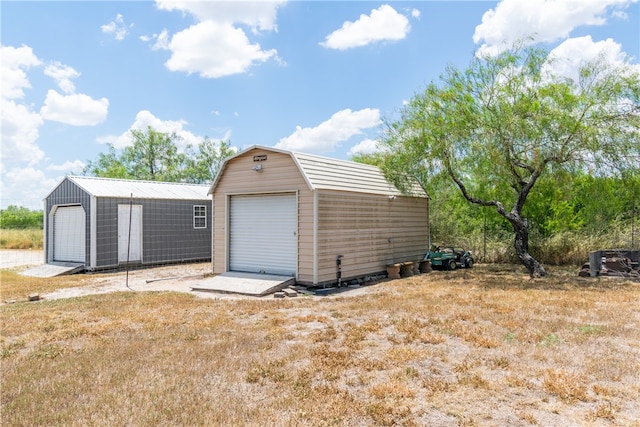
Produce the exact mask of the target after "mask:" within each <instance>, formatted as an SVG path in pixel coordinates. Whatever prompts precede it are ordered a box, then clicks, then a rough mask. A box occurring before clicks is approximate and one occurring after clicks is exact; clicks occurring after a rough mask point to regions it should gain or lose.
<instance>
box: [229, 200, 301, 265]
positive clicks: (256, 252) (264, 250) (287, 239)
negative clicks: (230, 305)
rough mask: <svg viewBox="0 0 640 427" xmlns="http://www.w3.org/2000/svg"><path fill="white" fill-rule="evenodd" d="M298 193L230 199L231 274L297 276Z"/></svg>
mask: <svg viewBox="0 0 640 427" xmlns="http://www.w3.org/2000/svg"><path fill="white" fill-rule="evenodd" d="M298 216H299V215H298V193H297V191H295V190H294V191H286V192H278V193H268V194H247V195H233V196H230V197H229V215H228V218H229V228H228V232H227V233H226V234H227V235H228V245H229V249H228V253H229V264H228V270H229V271H234V270H235V271H243V272H253V273H259V272H266V273H269V274H279V275H286V276H292V277H296V278H297V276H298V246H299V245H298V241H299V220H298Z"/></svg>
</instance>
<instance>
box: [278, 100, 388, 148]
mask: <svg viewBox="0 0 640 427" xmlns="http://www.w3.org/2000/svg"><path fill="white" fill-rule="evenodd" d="M380 123H381V120H380V110H378V109H373V108H365V109H362V110H358V111H351V110H350V109H345V110H341V111H338V112H337V113H335V114H333V115H332V116H331V118H330V119H329V120H326V121H324V122H322V123H320V124H319V125H318V126H316V127H314V128H302V127H300V126H297V127H296V130H295V132H293V133H292V134H291V135H289V136H287V137H285V138H282V139H281V140H280V141H279V142H278V143H277V144H276V147H277V148H282V149H286V150H293V151H304V152H308V153H326V152H330V151H332V150H333V149H334V148H335V147H336V146H338V145H339V144H340V143H341V142H344V141H347V140H348V139H349V138H351V137H352V136H354V135H360V134H362V133H363V130H364V129H369V128H373V127H376V126H378V125H380Z"/></svg>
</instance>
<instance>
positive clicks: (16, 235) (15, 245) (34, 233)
mask: <svg viewBox="0 0 640 427" xmlns="http://www.w3.org/2000/svg"><path fill="white" fill-rule="evenodd" d="M43 241H44V234H43V231H42V229H41V228H26V229H17V230H14V229H8V228H2V229H0V249H42V244H43Z"/></svg>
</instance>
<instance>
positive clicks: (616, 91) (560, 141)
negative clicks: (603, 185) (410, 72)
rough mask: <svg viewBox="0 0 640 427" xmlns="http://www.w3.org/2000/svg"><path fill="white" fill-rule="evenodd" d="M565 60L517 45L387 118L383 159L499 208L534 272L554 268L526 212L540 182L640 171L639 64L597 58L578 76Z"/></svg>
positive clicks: (451, 72)
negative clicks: (540, 257) (564, 72)
mask: <svg viewBox="0 0 640 427" xmlns="http://www.w3.org/2000/svg"><path fill="white" fill-rule="evenodd" d="M561 60H562V59H560V58H551V57H550V56H549V54H548V52H546V51H544V50H541V49H537V48H533V47H528V48H522V47H519V46H515V47H514V48H512V49H510V50H508V51H506V52H504V53H502V54H500V55H498V56H495V57H475V58H474V59H473V60H472V62H471V64H470V65H469V67H468V68H467V69H465V70H460V69H457V68H456V67H449V68H447V70H446V72H445V73H444V74H443V75H442V76H441V77H440V80H439V81H437V82H432V83H430V84H428V85H427V87H426V89H425V90H424V91H423V92H421V93H418V94H416V95H415V96H414V97H413V98H412V99H411V101H410V102H409V103H408V104H407V105H406V106H405V107H404V108H403V109H402V110H401V112H400V116H399V119H397V120H395V121H391V122H388V123H387V129H386V133H385V136H384V138H383V140H382V141H381V143H382V144H381V145H382V148H383V154H382V155H381V156H380V158H379V159H378V160H379V161H380V162H381V163H382V167H383V169H384V170H385V173H386V174H387V176H388V177H389V178H390V179H391V180H392V181H394V182H395V183H396V184H397V185H398V186H399V187H401V188H403V186H404V185H406V183H407V182H408V180H407V178H408V177H412V178H417V179H418V180H420V181H421V182H422V183H423V185H424V186H425V187H426V188H427V189H428V188H429V186H430V183H432V182H437V181H438V179H442V177H445V178H446V179H447V180H449V181H451V182H453V183H454V184H455V187H456V188H457V190H459V191H460V193H461V194H462V195H463V196H464V198H465V199H466V200H467V201H468V202H470V203H473V204H476V205H480V206H486V207H492V208H494V209H495V210H496V212H497V213H498V214H499V215H501V216H502V217H503V218H505V219H506V221H508V223H509V224H510V225H511V227H512V230H513V233H514V237H515V239H514V248H515V252H516V254H517V256H518V257H519V258H520V260H521V261H522V263H523V264H524V265H525V266H526V267H527V268H528V270H529V271H530V273H531V275H532V276H541V275H544V274H545V273H546V272H545V269H544V267H543V266H542V265H541V264H540V263H539V262H538V261H537V260H536V259H535V258H534V257H532V256H531V254H530V253H529V247H528V245H529V221H528V218H527V217H526V216H525V212H526V210H525V206H526V202H527V200H528V198H529V197H530V196H531V195H532V193H533V197H535V196H536V190H537V188H538V186H539V187H540V188H542V187H543V185H541V184H540V183H542V182H546V183H548V182H549V181H553V178H554V177H557V178H558V179H560V178H561V177H562V175H563V173H574V172H577V171H582V172H584V173H586V174H594V173H600V174H602V175H603V176H616V175H619V174H622V173H624V174H625V175H628V176H632V177H634V176H638V173H639V172H640V84H639V83H640V76H639V74H638V71H636V70H634V69H633V68H632V67H631V66H630V65H628V64H624V65H622V66H615V65H613V64H611V63H608V62H606V61H605V60H604V59H603V58H598V59H597V60H595V61H592V62H589V63H585V64H583V65H582V66H581V68H580V70H579V74H578V76H579V77H578V78H577V79H572V78H569V77H566V76H561V75H558V74H554V72H553V69H554V68H553V65H554V61H561ZM547 178H550V179H547ZM534 188H535V189H536V190H534ZM567 209H569V207H567ZM558 214H559V216H562V215H564V214H563V213H562V212H558Z"/></svg>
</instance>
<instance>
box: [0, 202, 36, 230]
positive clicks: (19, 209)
mask: <svg viewBox="0 0 640 427" xmlns="http://www.w3.org/2000/svg"><path fill="white" fill-rule="evenodd" d="M42 227H43V213H42V211H32V210H30V209H27V208H25V207H23V206H13V205H11V206H8V207H7V208H6V209H2V210H0V228H4V229H27V228H40V229H41V228H42Z"/></svg>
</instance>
